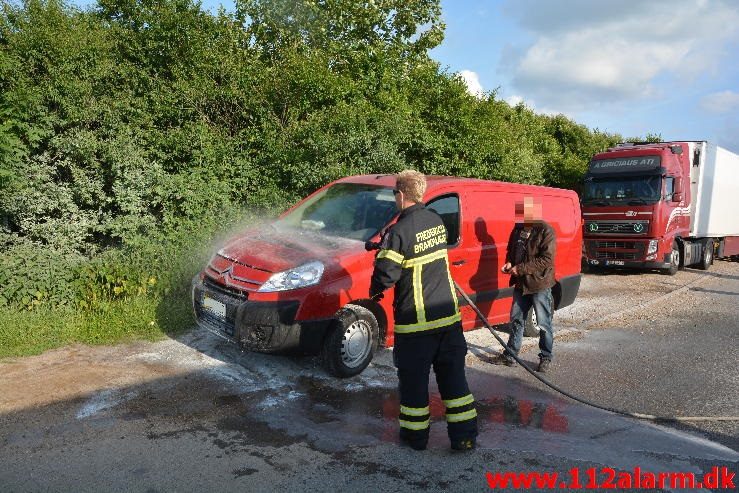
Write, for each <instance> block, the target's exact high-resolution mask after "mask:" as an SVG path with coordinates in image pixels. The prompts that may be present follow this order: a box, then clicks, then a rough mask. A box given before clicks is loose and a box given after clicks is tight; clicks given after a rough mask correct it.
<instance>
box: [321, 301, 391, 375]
mask: <svg viewBox="0 0 739 493" xmlns="http://www.w3.org/2000/svg"><path fill="white" fill-rule="evenodd" d="M379 332H380V330H379V326H378V324H377V319H375V316H374V315H372V312H370V311H369V310H368V309H366V308H364V307H361V306H358V305H346V306H345V307H344V308H342V309H341V310H339V311H338V312H337V313H336V316H335V322H334V324H333V326H332V327H331V330H330V332H329V334H328V336H327V337H326V339H325V341H324V342H323V352H322V359H323V364H324V366H325V367H326V371H328V372H329V373H330V374H331V375H333V376H336V377H340V378H346V377H353V376H354V375H359V374H360V373H362V371H364V369H365V368H367V365H369V363H370V361H372V358H373V356H374V355H375V351H376V350H377V345H378V341H379Z"/></svg>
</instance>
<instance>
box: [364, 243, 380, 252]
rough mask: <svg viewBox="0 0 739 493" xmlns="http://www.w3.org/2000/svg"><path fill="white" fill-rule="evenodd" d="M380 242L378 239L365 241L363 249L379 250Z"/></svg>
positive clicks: (369, 250)
mask: <svg viewBox="0 0 739 493" xmlns="http://www.w3.org/2000/svg"><path fill="white" fill-rule="evenodd" d="M380 245H381V244H380V242H379V241H365V242H364V249H365V250H367V251H368V252H371V251H372V250H379V249H380Z"/></svg>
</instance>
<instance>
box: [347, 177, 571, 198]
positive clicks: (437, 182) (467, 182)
mask: <svg viewBox="0 0 739 493" xmlns="http://www.w3.org/2000/svg"><path fill="white" fill-rule="evenodd" d="M337 181H338V182H340V183H362V184H368V185H370V184H371V185H381V186H385V187H394V186H395V175H391V174H385V175H355V176H347V177H346V178H342V179H340V180H337ZM426 183H427V191H433V190H434V189H438V188H442V187H445V186H448V185H451V186H458V187H460V188H462V187H464V189H466V190H474V189H498V188H505V189H507V190H515V191H518V192H521V193H535V192H541V193H549V194H551V193H552V192H553V191H556V192H560V194H562V195H568V194H575V192H574V191H572V190H565V189H562V188H553V187H543V186H538V185H523V184H520V183H509V182H504V181H493V180H480V179H477V178H460V177H457V176H439V175H427V176H426ZM575 195H577V194H575Z"/></svg>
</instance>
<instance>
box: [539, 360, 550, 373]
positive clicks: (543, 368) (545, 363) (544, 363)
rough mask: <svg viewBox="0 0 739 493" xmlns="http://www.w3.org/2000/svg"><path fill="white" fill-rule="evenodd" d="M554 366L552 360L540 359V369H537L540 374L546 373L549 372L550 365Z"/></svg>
mask: <svg viewBox="0 0 739 493" xmlns="http://www.w3.org/2000/svg"><path fill="white" fill-rule="evenodd" d="M551 364H552V360H550V359H548V358H541V359H539V367H538V368H537V369H536V371H538V372H539V373H546V372H548V371H549V365H551Z"/></svg>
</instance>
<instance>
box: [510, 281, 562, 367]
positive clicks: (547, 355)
mask: <svg viewBox="0 0 739 493" xmlns="http://www.w3.org/2000/svg"><path fill="white" fill-rule="evenodd" d="M532 305H533V306H534V312H535V313H536V325H538V326H539V329H540V330H539V351H540V352H539V358H542V359H552V344H553V342H554V337H553V335H552V312H553V308H554V300H553V299H552V289H551V288H548V289H545V290H543V291H539V292H538V293H533V294H523V291H521V290H520V289H518V288H516V289H514V290H513V304H512V305H511V336H510V337H509V338H508V347H509V348H511V350H512V351H513V352H514V353H515V354H516V356H518V352H519V351H520V350H521V342H522V340H523V327H524V324H525V323H526V314H527V313H528V312H529V309H531V306H532Z"/></svg>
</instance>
